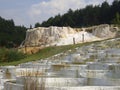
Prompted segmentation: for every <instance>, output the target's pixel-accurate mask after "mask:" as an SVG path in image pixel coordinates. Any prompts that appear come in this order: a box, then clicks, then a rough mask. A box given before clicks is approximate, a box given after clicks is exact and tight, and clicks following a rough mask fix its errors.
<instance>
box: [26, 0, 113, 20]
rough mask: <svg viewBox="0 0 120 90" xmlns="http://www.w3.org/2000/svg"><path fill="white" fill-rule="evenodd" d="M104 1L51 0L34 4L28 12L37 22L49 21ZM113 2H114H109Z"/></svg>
mask: <svg viewBox="0 0 120 90" xmlns="http://www.w3.org/2000/svg"><path fill="white" fill-rule="evenodd" d="M103 1H104V0H49V1H42V2H40V3H37V4H33V5H32V6H31V8H30V10H29V12H28V14H29V16H30V18H32V19H33V20H34V21H36V22H42V21H43V20H47V19H48V18H49V17H51V16H55V15H57V14H64V13H65V12H67V11H68V10H69V9H70V8H71V9H72V10H76V9H80V8H84V7H85V6H86V5H89V4H93V5H98V4H100V3H102V2H103ZM108 1H110V2H112V1H113V0H108Z"/></svg>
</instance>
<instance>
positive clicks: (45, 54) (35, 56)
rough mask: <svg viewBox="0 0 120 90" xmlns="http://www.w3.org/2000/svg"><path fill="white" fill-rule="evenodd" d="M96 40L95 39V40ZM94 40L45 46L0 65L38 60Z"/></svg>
mask: <svg viewBox="0 0 120 90" xmlns="http://www.w3.org/2000/svg"><path fill="white" fill-rule="evenodd" d="M95 42H97V41H95ZM95 42H87V43H81V44H75V45H65V46H54V47H47V48H44V49H42V50H40V52H38V53H36V54H33V55H27V57H26V58H24V59H21V60H19V61H14V62H9V63H8V62H7V63H0V66H1V65H2V66H5V65H18V64H20V63H25V62H29V61H35V60H39V59H44V58H47V57H50V56H53V55H55V54H58V53H61V52H65V51H67V50H69V49H74V48H76V47H80V46H83V45H89V44H91V43H95Z"/></svg>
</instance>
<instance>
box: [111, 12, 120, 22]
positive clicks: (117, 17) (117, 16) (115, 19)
mask: <svg viewBox="0 0 120 90" xmlns="http://www.w3.org/2000/svg"><path fill="white" fill-rule="evenodd" d="M112 23H113V24H120V14H119V13H118V12H117V13H116V16H115V18H114V19H113V21H112Z"/></svg>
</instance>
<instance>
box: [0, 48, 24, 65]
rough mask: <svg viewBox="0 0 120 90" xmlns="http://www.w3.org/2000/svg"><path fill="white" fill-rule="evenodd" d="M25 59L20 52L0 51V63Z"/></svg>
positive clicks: (13, 50) (4, 49)
mask: <svg viewBox="0 0 120 90" xmlns="http://www.w3.org/2000/svg"><path fill="white" fill-rule="evenodd" d="M23 58H25V55H24V54H23V53H21V52H18V51H17V50H15V49H6V48H1V49H0V63H1V62H12V61H19V60H20V59H23Z"/></svg>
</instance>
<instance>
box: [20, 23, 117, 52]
mask: <svg viewBox="0 0 120 90" xmlns="http://www.w3.org/2000/svg"><path fill="white" fill-rule="evenodd" d="M116 31H117V29H116V28H114V27H113V26H110V25H108V24H103V25H99V26H93V27H88V28H71V27H56V26H51V27H48V28H45V27H38V28H34V29H29V30H27V32H26V38H25V40H24V42H23V43H22V45H21V46H22V49H23V52H25V53H26V52H27V53H28V52H29V53H35V52H37V51H39V49H41V48H44V47H48V46H58V45H68V44H76V43H82V42H91V41H95V40H101V39H107V38H113V37H115V35H116Z"/></svg>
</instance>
